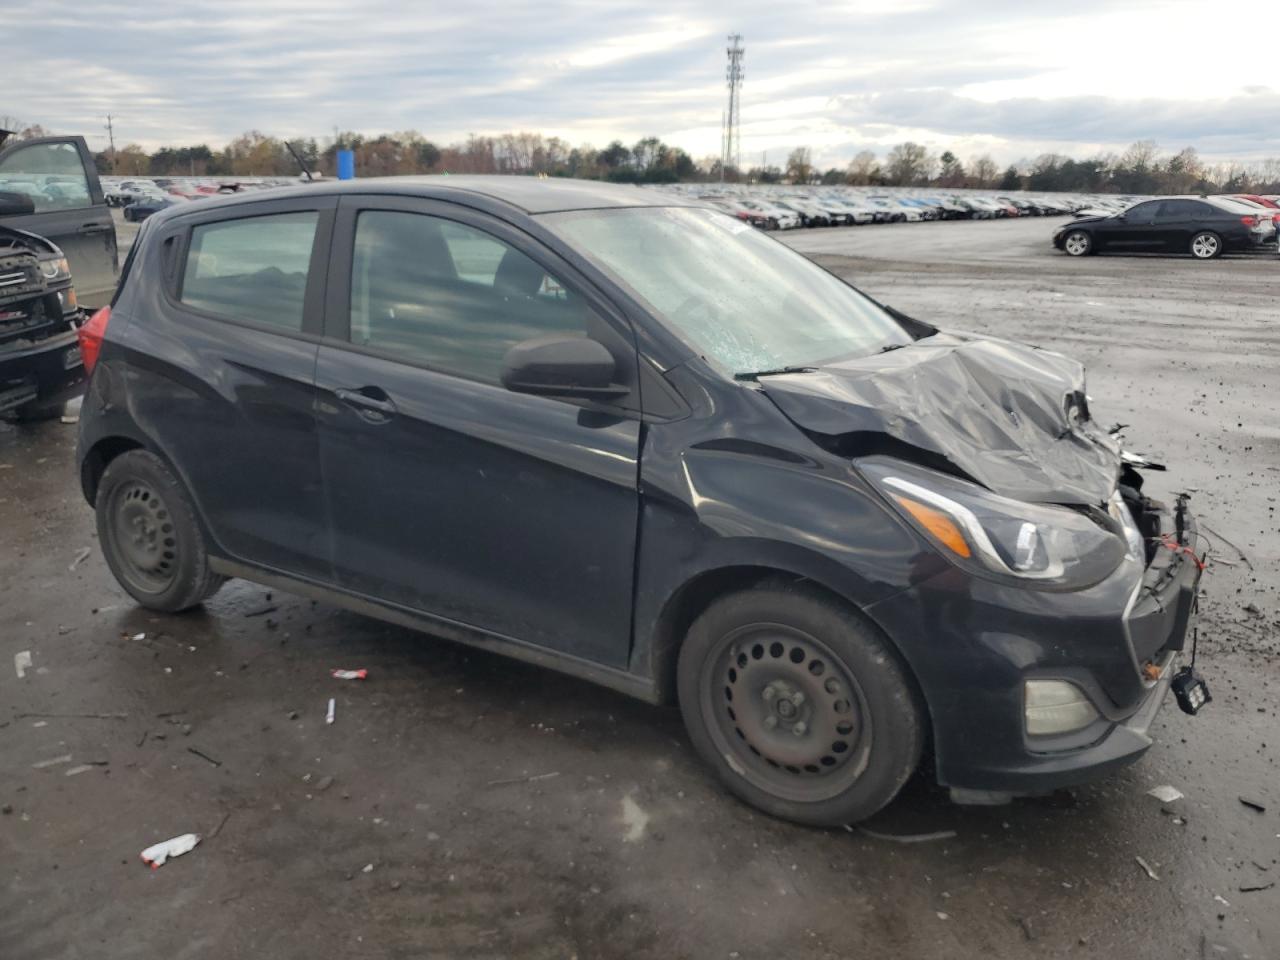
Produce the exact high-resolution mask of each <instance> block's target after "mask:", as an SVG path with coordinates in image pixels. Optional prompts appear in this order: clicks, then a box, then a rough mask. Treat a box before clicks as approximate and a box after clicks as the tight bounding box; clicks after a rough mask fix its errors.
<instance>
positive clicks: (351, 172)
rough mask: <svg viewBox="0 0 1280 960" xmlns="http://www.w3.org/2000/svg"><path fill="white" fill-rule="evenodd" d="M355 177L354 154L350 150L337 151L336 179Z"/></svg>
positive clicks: (351, 178)
mask: <svg viewBox="0 0 1280 960" xmlns="http://www.w3.org/2000/svg"><path fill="white" fill-rule="evenodd" d="M355 178H356V155H355V152H354V151H352V150H339V151H338V179H339V180H354V179H355Z"/></svg>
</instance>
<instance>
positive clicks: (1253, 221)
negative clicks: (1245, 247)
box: [1240, 213, 1258, 227]
mask: <svg viewBox="0 0 1280 960" xmlns="http://www.w3.org/2000/svg"><path fill="white" fill-rule="evenodd" d="M1240 222H1241V223H1243V224H1244V225H1245V226H1246V227H1256V226H1257V225H1258V218H1257V217H1255V216H1254V215H1253V214H1252V213H1250V214H1248V215H1246V216H1243V217H1241V218H1240Z"/></svg>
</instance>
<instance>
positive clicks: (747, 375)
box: [733, 367, 818, 380]
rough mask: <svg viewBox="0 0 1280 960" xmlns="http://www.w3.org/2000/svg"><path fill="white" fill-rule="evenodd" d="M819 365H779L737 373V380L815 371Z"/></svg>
mask: <svg viewBox="0 0 1280 960" xmlns="http://www.w3.org/2000/svg"><path fill="white" fill-rule="evenodd" d="M817 369H818V368H817V367H778V368H777V369H776V370H754V371H749V372H747V373H735V374H734V375H733V379H735V380H758V379H760V378H761V377H775V376H777V375H778V374H782V373H813V372H814V371H815V370H817Z"/></svg>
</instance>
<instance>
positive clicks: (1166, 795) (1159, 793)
mask: <svg viewBox="0 0 1280 960" xmlns="http://www.w3.org/2000/svg"><path fill="white" fill-rule="evenodd" d="M1147 796H1149V797H1155V798H1156V799H1157V800H1159V801H1160V802H1161V803H1173V801H1175V800H1181V799H1182V797H1183V793H1182V791H1181V790H1179V789H1178V788H1177V787H1174V786H1170V785H1169V784H1167V783H1166V784H1163V785H1161V786H1159V787H1152V788H1151V789H1150V790H1148V791H1147Z"/></svg>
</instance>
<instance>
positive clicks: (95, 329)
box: [76, 307, 111, 374]
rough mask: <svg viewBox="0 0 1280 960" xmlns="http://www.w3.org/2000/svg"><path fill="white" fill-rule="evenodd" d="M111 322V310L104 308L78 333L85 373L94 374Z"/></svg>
mask: <svg viewBox="0 0 1280 960" xmlns="http://www.w3.org/2000/svg"><path fill="white" fill-rule="evenodd" d="M110 320H111V308H110V307H103V308H102V309H101V310H98V311H97V312H96V313H94V315H93V316H91V317H90V318H89V319H88V321H87V322H86V323H85V325H84V326H82V327H81V328H80V329H79V331H77V333H76V336H78V337H79V339H80V358H81V359H82V360H83V361H84V372H85V373H87V374H88V373H93V368H94V367H95V366H96V365H97V363H98V354H99V353H100V352H102V338H103V337H104V336H106V333H107V323H108V322H110Z"/></svg>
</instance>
